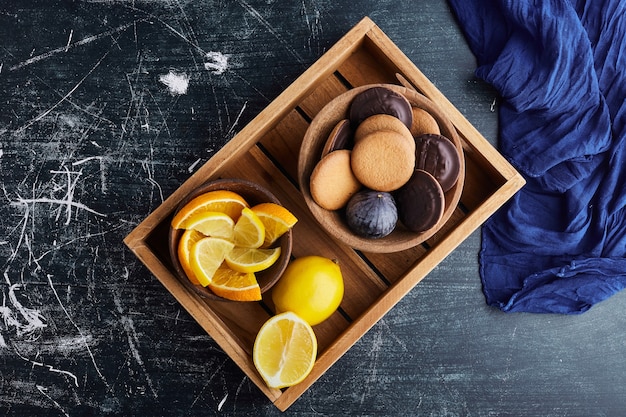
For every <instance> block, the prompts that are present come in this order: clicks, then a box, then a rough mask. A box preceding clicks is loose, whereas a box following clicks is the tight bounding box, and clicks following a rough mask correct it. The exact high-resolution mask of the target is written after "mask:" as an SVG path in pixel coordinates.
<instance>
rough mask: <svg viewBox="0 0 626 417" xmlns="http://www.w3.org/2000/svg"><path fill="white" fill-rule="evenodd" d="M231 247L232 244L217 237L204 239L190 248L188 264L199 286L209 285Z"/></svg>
mask: <svg viewBox="0 0 626 417" xmlns="http://www.w3.org/2000/svg"><path fill="white" fill-rule="evenodd" d="M233 247H234V245H233V243H232V242H230V241H228V240H226V239H222V238H219V237H205V238H203V239H200V240H199V241H197V242H196V243H195V244H194V245H193V246H192V247H191V252H190V254H189V264H190V266H191V269H192V270H193V272H194V274H195V275H196V278H197V279H198V281H199V282H200V285H202V286H204V287H206V286H208V285H209V284H210V283H211V281H212V280H213V275H214V274H215V271H217V268H219V267H220V265H221V264H222V262H224V258H225V257H226V254H228V253H229V252H230V251H231V250H232V249H233Z"/></svg>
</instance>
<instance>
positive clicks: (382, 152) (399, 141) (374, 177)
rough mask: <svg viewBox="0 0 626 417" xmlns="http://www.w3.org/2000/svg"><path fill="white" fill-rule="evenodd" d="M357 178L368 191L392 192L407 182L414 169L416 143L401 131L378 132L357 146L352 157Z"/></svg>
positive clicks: (368, 136)
mask: <svg viewBox="0 0 626 417" xmlns="http://www.w3.org/2000/svg"><path fill="white" fill-rule="evenodd" d="M351 166H352V172H353V173H354V176H355V177H356V178H357V179H358V181H359V182H360V183H361V184H363V185H365V186H366V187H368V188H371V189H372V190H376V191H393V190H396V189H398V188H400V187H401V186H402V185H404V183H406V182H407V181H408V180H409V178H411V175H412V174H413V171H414V170H415V141H411V142H410V143H409V142H407V140H406V138H405V137H404V136H403V135H401V134H400V133H398V132H394V131H391V130H378V131H376V132H373V133H370V134H369V135H367V136H365V137H364V138H363V139H361V140H360V141H359V142H357V143H355V144H354V148H353V149H352V156H351Z"/></svg>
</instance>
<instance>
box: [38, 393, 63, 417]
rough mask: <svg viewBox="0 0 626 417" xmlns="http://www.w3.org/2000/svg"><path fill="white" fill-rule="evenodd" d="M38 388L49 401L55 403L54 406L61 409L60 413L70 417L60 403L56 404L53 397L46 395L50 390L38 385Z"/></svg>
mask: <svg viewBox="0 0 626 417" xmlns="http://www.w3.org/2000/svg"><path fill="white" fill-rule="evenodd" d="M36 387H37V390H39V392H41V393H42V394H43V395H44V396H45V397H46V398H47V399H49V400H50V401H52V402H53V403H54V405H55V406H56V407H57V408H58V409H59V411H61V412H62V413H63V415H64V416H66V417H70V415H69V414H67V413H66V412H65V410H64V409H63V408H62V407H61V405H60V404H59V403H58V402H56V401H55V400H54V399H53V398H52V397H51V396H49V395H48V394H46V391H47V390H48V389H47V388H46V387H44V386H42V385H36Z"/></svg>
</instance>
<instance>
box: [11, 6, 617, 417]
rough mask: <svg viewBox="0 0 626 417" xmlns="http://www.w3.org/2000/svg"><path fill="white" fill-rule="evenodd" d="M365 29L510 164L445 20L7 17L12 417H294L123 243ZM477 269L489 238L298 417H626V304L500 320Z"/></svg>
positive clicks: (466, 54) (250, 12)
mask: <svg viewBox="0 0 626 417" xmlns="http://www.w3.org/2000/svg"><path fill="white" fill-rule="evenodd" d="M364 16H370V17H371V18H372V19H373V20H374V22H375V23H377V24H378V25H379V26H380V27H381V29H382V30H383V31H385V33H387V35H388V36H389V37H390V38H391V39H392V40H393V41H394V42H395V43H396V44H397V45H398V46H399V47H400V49H402V50H403V51H404V53H405V54H406V55H407V56H408V57H409V58H410V59H411V60H412V61H413V62H414V63H415V64H416V65H417V66H418V67H419V68H420V69H421V70H422V71H423V72H424V74H425V75H426V76H427V77H429V78H430V79H431V81H433V83H434V84H435V85H436V86H437V87H438V88H439V89H440V90H441V91H442V92H443V93H444V94H445V95H446V96H447V97H448V98H449V99H450V100H451V101H452V103H453V104H454V105H456V106H457V107H458V108H459V109H460V110H461V112H462V113H463V114H464V115H465V116H466V117H467V118H468V119H469V120H470V122H472V123H473V124H474V125H475V126H476V128H477V129H478V130H479V131H480V132H481V133H482V134H483V135H484V136H485V137H486V138H487V139H488V140H489V141H490V142H492V143H494V144H495V143H496V141H497V112H496V111H494V103H495V102H494V100H495V99H496V94H495V93H494V91H493V90H492V89H491V88H490V87H489V86H487V85H485V84H483V83H482V82H480V81H478V80H477V79H476V78H475V77H474V75H473V71H474V69H475V61H474V58H473V56H472V54H471V52H470V51H469V50H468V48H467V46H466V43H465V41H464V39H463V37H462V34H461V32H460V30H459V28H458V26H457V24H456V22H455V20H454V18H453V16H452V14H451V13H450V10H449V8H448V5H447V4H446V3H445V1H443V0H422V1H389V0H383V1H380V0H377V1H359V2H349V3H348V2H341V1H327V0H300V1H292V0H265V1H257V0H221V1H217V0H216V1H207V0H193V1H192V0H145V1H141V0H127V1H125V0H91V1H53V0H50V1H18V0H5V1H3V2H2V4H1V5H0V88H1V89H0V173H1V178H0V184H1V189H0V199H1V200H2V202H1V204H0V263H1V265H2V276H1V277H0V291H1V293H2V295H1V304H0V316H1V320H0V414H2V415H8V416H35V415H42V416H82V415H164V416H183V415H184V416H187V415H198V416H200V415H202V416H205V415H232V416H239V415H241V416H244V415H246V416H247V415H280V414H281V413H280V412H279V411H278V410H277V409H276V408H275V407H274V406H273V405H272V404H271V403H270V402H269V400H267V398H266V397H265V396H264V395H263V394H262V393H261V392H260V391H259V390H258V389H257V388H256V386H255V385H254V384H253V383H252V382H251V381H250V380H249V379H248V378H247V377H246V376H245V375H244V374H243V372H241V371H240V370H239V368H238V367H237V366H236V365H235V364H234V363H233V362H232V361H231V360H230V359H229V358H228V356H227V355H225V354H224V353H223V352H222V351H221V350H220V348H219V347H218V345H217V344H216V343H215V342H214V341H213V340H212V339H211V338H210V337H209V336H208V335H207V334H206V333H205V332H203V330H202V329H201V328H200V326H199V325H197V324H196V323H195V321H194V320H193V319H192V318H191V317H190V316H189V315H188V314H187V312H186V311H185V310H184V309H183V308H182V307H181V306H180V305H179V304H178V303H177V302H176V301H175V299H174V298H173V297H172V296H171V295H170V294H169V293H168V292H167V291H166V290H165V289H164V288H163V286H162V285H161V284H160V283H159V282H158V281H157V280H156V279H155V278H154V277H153V276H152V275H151V274H150V273H149V272H148V270H147V269H146V268H145V267H144V266H143V265H142V264H141V262H139V261H138V260H137V259H136V258H135V257H134V255H133V254H132V253H131V252H130V251H129V250H128V249H127V248H126V247H125V246H124V245H123V243H122V239H123V238H124V237H125V236H126V235H127V234H128V233H129V232H130V231H131V230H132V229H133V228H134V227H135V226H136V225H137V224H138V223H139V222H140V221H141V220H143V219H144V218H145V217H146V216H147V215H148V214H149V213H150V212H151V211H152V210H154V209H155V208H156V207H157V206H159V204H160V203H161V202H162V201H163V200H164V199H165V198H167V196H169V195H170V194H171V193H172V192H173V191H174V190H175V189H176V188H177V187H178V186H179V185H180V184H181V183H182V182H184V181H185V180H186V179H187V178H188V177H189V176H190V175H191V174H192V173H193V172H194V171H195V170H196V169H197V168H198V167H199V166H201V165H202V164H203V163H204V162H206V161H207V160H208V159H209V158H210V157H211V156H212V155H213V154H214V153H215V152H216V151H217V150H218V149H220V147H221V146H223V145H224V144H225V143H226V142H227V141H228V140H230V139H231V138H232V137H233V136H234V135H235V134H236V133H237V132H238V131H239V130H240V129H241V128H242V127H243V126H245V125H246V123H247V122H249V121H250V120H251V119H252V118H254V117H255V116H256V115H257V114H258V113H259V112H260V111H261V110H262V109H263V108H264V107H265V106H266V105H267V104H268V103H269V102H270V101H271V100H272V99H273V98H275V97H276V96H277V95H278V94H280V92H281V91H282V90H283V89H285V88H286V87H287V86H288V85H289V84H290V83H291V82H292V81H294V80H295V79H296V78H297V77H298V76H299V75H300V74H301V73H302V72H303V71H304V70H305V69H306V68H307V67H308V66H309V65H311V64H312V63H313V62H315V60H317V59H318V58H319V57H320V56H321V55H322V54H323V53H324V52H325V51H326V50H328V48H330V47H331V46H332V45H333V44H334V43H335V42H336V41H337V40H338V39H339V38H340V37H341V36H342V35H343V34H344V33H345V32H347V31H348V30H349V29H350V28H351V27H352V26H354V25H355V24H356V23H357V22H358V21H359V20H361V18H363V17H364ZM496 107H497V106H496ZM479 249H480V233H479V232H476V233H474V234H473V235H472V236H471V237H470V238H469V239H468V240H467V241H465V242H464V243H463V244H461V245H460V247H459V248H458V249H456V250H455V251H454V252H453V253H452V254H451V255H450V256H449V257H448V258H447V259H445V260H444V261H443V262H442V263H441V264H440V265H439V266H438V267H437V268H436V269H435V270H434V271H433V272H432V273H430V274H429V275H428V276H427V277H426V279H424V281H422V283H420V284H419V285H418V286H417V287H416V288H414V289H413V290H412V291H411V292H410V293H409V294H408V296H407V297H405V298H404V299H403V300H402V301H401V302H400V303H399V304H398V305H397V306H396V307H394V308H393V309H392V310H391V312H390V313H389V314H388V315H387V316H385V318H383V319H382V320H381V321H380V322H379V323H377V324H376V325H375V326H374V327H373V328H372V329H371V330H370V331H369V332H368V333H367V334H366V335H365V336H364V337H363V338H362V339H361V340H359V341H358V342H357V343H356V345H355V346H354V347H353V348H352V349H351V350H350V351H349V352H348V353H347V354H346V355H345V356H343V357H342V358H341V359H340V360H339V361H338V362H337V363H336V364H335V365H334V366H333V367H332V368H331V369H330V370H329V371H328V372H326V373H325V374H324V375H323V376H322V377H321V378H320V379H319V380H318V381H317V382H316V383H315V384H314V385H313V386H312V387H311V388H310V389H309V390H308V391H307V392H306V393H305V394H304V395H303V396H302V397H301V398H300V399H299V400H298V401H297V402H296V403H295V404H294V405H292V406H291V407H290V408H289V410H288V411H287V412H286V413H285V414H286V415H297V416H300V415H302V416H305V415H306V416H346V415H364V416H367V415H397V416H404V415H416V416H417V415H419V416H620V415H624V414H623V413H624V411H625V410H626V396H625V394H626V392H625V391H626V361H625V360H624V356H625V355H624V354H625V352H626V346H625V343H626V335H625V334H626V332H625V331H624V329H625V328H626V294H618V295H617V296H615V297H613V298H611V299H609V300H607V301H605V302H603V303H601V304H599V305H598V306H596V307H594V308H593V309H591V310H590V311H589V312H587V313H585V314H583V315H580V316H571V317H565V316H553V315H525V314H504V313H501V312H499V311H497V310H494V309H492V308H490V307H488V306H486V305H485V303H484V298H483V296H482V293H481V285H480V279H479V276H478V263H477V254H478V251H479Z"/></svg>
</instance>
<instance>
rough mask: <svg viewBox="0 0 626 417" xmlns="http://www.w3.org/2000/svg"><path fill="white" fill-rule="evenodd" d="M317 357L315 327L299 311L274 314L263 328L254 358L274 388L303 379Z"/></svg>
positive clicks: (259, 369) (254, 350)
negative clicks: (296, 312)
mask: <svg viewBox="0 0 626 417" xmlns="http://www.w3.org/2000/svg"><path fill="white" fill-rule="evenodd" d="M316 357H317V338H316V337H315V333H314V332H313V328H312V327H311V325H309V324H308V323H307V322H306V321H304V320H303V319H302V318H300V317H299V316H298V315H296V314H295V313H292V312H290V311H287V312H285V313H281V314H278V315H276V316H273V317H271V318H270V319H269V320H268V321H266V322H265V323H264V324H263V326H261V329H260V330H259V332H258V334H257V336H256V339H255V341H254V347H253V348H252V360H253V362H254V366H255V367H256V369H257V370H258V371H259V374H261V377H262V378H263V380H264V381H265V383H266V384H267V385H268V386H269V387H270V388H285V387H290V386H292V385H295V384H297V383H299V382H302V381H303V380H304V378H306V377H307V375H309V373H310V372H311V370H312V369H313V365H314V364H315V359H316Z"/></svg>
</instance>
